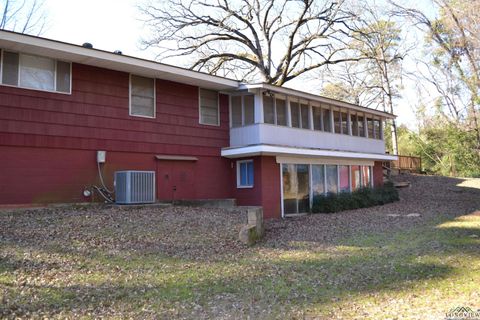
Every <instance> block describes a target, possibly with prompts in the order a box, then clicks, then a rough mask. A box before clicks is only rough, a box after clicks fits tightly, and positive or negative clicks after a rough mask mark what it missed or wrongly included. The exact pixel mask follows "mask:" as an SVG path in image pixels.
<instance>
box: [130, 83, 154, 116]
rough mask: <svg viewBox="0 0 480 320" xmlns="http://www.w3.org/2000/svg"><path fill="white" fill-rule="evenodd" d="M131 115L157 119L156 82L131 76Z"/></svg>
mask: <svg viewBox="0 0 480 320" xmlns="http://www.w3.org/2000/svg"><path fill="white" fill-rule="evenodd" d="M130 115H131V116H138V117H147V118H155V80H154V79H152V78H145V77H140V76H135V75H133V74H132V75H130Z"/></svg>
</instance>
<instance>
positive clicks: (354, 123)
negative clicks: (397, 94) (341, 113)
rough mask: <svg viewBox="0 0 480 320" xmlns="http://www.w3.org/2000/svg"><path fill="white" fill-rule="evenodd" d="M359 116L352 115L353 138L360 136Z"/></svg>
mask: <svg viewBox="0 0 480 320" xmlns="http://www.w3.org/2000/svg"><path fill="white" fill-rule="evenodd" d="M358 133H359V132H358V116H357V115H356V114H355V115H352V136H358V135H359V134H358Z"/></svg>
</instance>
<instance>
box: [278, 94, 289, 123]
mask: <svg viewBox="0 0 480 320" xmlns="http://www.w3.org/2000/svg"><path fill="white" fill-rule="evenodd" d="M275 107H276V111H277V125H279V126H286V125H287V102H286V100H281V99H275Z"/></svg>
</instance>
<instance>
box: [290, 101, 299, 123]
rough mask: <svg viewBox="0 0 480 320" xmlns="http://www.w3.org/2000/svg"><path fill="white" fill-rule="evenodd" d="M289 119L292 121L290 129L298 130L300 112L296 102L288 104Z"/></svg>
mask: <svg viewBox="0 0 480 320" xmlns="http://www.w3.org/2000/svg"><path fill="white" fill-rule="evenodd" d="M290 117H291V119H292V127H294V128H300V110H299V105H298V103H297V102H290Z"/></svg>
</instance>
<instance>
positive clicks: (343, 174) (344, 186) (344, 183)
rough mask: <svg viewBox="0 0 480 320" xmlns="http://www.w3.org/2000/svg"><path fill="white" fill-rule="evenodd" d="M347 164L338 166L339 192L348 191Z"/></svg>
mask: <svg viewBox="0 0 480 320" xmlns="http://www.w3.org/2000/svg"><path fill="white" fill-rule="evenodd" d="M349 173H350V172H349V169H348V166H338V174H339V181H340V192H349V191H350V176H349Z"/></svg>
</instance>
